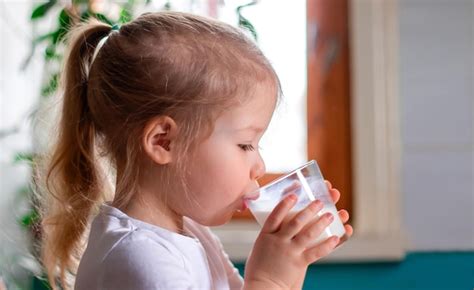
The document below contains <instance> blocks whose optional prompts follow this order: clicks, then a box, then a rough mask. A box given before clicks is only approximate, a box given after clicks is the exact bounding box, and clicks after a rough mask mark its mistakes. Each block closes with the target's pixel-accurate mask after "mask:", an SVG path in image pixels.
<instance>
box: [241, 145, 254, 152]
mask: <svg viewBox="0 0 474 290" xmlns="http://www.w3.org/2000/svg"><path fill="white" fill-rule="evenodd" d="M239 147H240V149H242V150H244V151H253V150H255V148H254V147H253V146H252V145H250V144H239Z"/></svg>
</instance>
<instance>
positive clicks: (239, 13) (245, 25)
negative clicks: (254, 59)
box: [236, 0, 258, 41]
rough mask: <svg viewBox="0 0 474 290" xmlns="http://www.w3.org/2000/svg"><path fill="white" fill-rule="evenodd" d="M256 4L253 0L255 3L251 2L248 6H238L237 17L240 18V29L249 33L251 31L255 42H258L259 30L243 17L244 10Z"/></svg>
mask: <svg viewBox="0 0 474 290" xmlns="http://www.w3.org/2000/svg"><path fill="white" fill-rule="evenodd" d="M255 4H257V1H255V0H253V1H250V2H249V3H247V4H244V5H241V6H238V7H237V9H236V12H237V16H238V18H239V27H242V28H245V29H247V30H248V31H250V33H252V35H253V37H254V39H255V41H258V36H257V30H256V29H255V27H254V26H253V25H252V23H250V21H249V20H248V19H247V18H245V17H244V16H243V15H242V9H243V8H245V7H249V6H253V5H255Z"/></svg>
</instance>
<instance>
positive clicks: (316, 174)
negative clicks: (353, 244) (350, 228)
mask: <svg viewBox="0 0 474 290" xmlns="http://www.w3.org/2000/svg"><path fill="white" fill-rule="evenodd" d="M291 193H294V194H296V196H297V197H298V200H297V202H296V204H295V205H294V206H293V208H292V209H291V211H290V213H289V214H288V215H287V217H286V220H284V221H283V223H286V222H288V221H289V220H290V219H291V218H293V217H294V216H295V215H296V213H298V212H299V211H301V210H302V209H304V208H306V206H307V205H308V204H309V203H310V202H311V201H313V200H316V199H319V200H320V201H322V202H323V204H324V207H323V209H322V210H321V211H320V212H318V213H317V214H316V215H315V217H314V218H315V219H317V218H319V217H320V216H322V215H323V214H325V213H326V212H330V213H332V215H333V216H334V221H333V222H332V223H331V224H330V225H329V226H328V227H326V229H325V230H324V232H323V233H322V234H321V235H320V236H319V237H317V238H316V239H315V240H314V243H312V244H311V245H315V244H318V243H320V242H322V241H324V240H325V239H327V238H329V237H331V236H334V235H336V236H338V237H340V238H342V236H344V234H345V233H346V231H345V229H344V225H343V224H342V222H341V220H340V218H339V215H338V213H337V209H336V206H335V205H334V202H333V201H332V198H331V196H330V195H329V191H328V188H327V185H326V183H325V182H324V178H323V176H322V174H321V171H320V170H319V167H318V165H317V163H316V161H314V160H311V161H309V162H308V163H306V164H305V165H303V166H301V167H299V168H297V169H295V170H293V171H291V172H290V173H288V174H286V175H284V176H282V177H280V178H278V179H276V180H274V181H272V182H270V183H269V184H267V185H265V186H263V187H260V188H259V189H258V190H257V191H256V192H255V193H254V194H251V195H252V196H253V195H258V198H257V199H255V200H248V201H247V206H248V207H249V209H250V212H251V213H252V214H253V216H254V217H255V219H256V220H257V222H258V223H259V224H260V226H263V224H264V223H265V220H266V219H267V217H268V215H269V214H270V213H271V212H272V210H273V208H275V206H276V205H277V204H278V203H279V202H280V201H281V200H282V199H284V198H285V197H286V196H287V195H288V194H291Z"/></svg>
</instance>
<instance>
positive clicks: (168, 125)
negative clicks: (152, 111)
mask: <svg viewBox="0 0 474 290" xmlns="http://www.w3.org/2000/svg"><path fill="white" fill-rule="evenodd" d="M177 131H178V126H177V125H176V122H175V121H174V120H173V119H172V118H170V117H168V116H159V117H156V118H153V119H152V120H150V121H148V123H147V124H146V126H145V129H144V132H143V140H142V142H143V143H142V144H143V148H144V151H145V153H146V154H147V156H148V157H150V159H151V160H153V161H154V162H155V163H157V164H167V163H170V162H171V161H172V160H173V155H172V148H173V142H174V141H175V140H176V135H177Z"/></svg>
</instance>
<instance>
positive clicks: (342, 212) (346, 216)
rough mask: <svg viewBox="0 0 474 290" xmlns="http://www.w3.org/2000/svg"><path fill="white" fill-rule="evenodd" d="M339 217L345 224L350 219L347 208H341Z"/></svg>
mask: <svg viewBox="0 0 474 290" xmlns="http://www.w3.org/2000/svg"><path fill="white" fill-rule="evenodd" d="M338 215H339V218H340V219H341V222H342V223H343V224H345V223H346V222H347V221H348V220H349V213H348V212H347V210H345V209H341V210H340V211H339V212H338Z"/></svg>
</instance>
